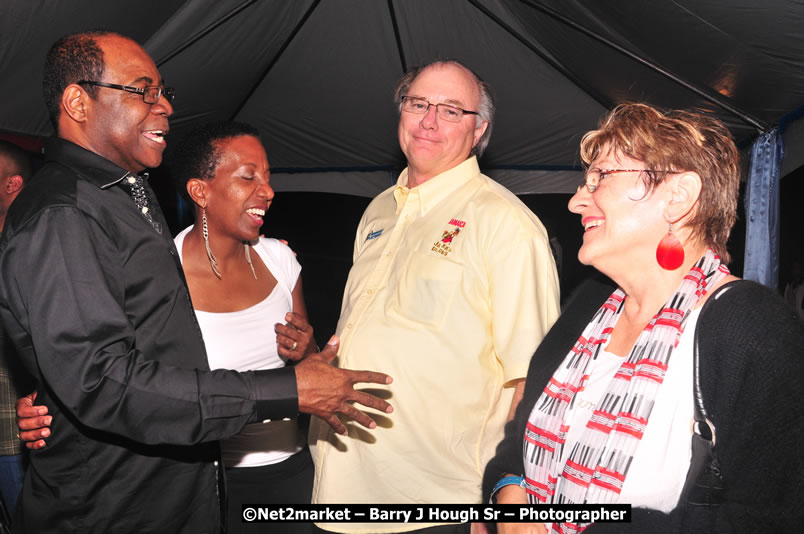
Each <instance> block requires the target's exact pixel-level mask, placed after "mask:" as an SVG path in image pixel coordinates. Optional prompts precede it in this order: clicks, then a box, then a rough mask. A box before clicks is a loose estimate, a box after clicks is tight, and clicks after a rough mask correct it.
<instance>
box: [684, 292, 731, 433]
mask: <svg viewBox="0 0 804 534" xmlns="http://www.w3.org/2000/svg"><path fill="white" fill-rule="evenodd" d="M741 281H742V280H732V281H731V282H728V283H726V284H723V285H722V286H720V287H719V288H717V289H716V290H715V291H714V293H712V294H711V295H710V296H709V298H708V299H707V300H706V302H705V303H704V305H703V308H701V313H700V315H699V317H701V316H703V315H704V312H705V311H706V310H707V309H708V308H709V307H710V305H711V304H713V303H714V302H716V301H717V299H718V298H719V297H720V296H721V295H723V294H724V293H725V292H726V291H728V290H729V289H731V288H732V287H734V284H736V283H738V282H741ZM699 335H700V329H699V328H697V326H696V328H695V338H694V342H693V345H692V347H693V348H692V355H693V356H692V357H693V359H692V372H693V379H692V392H693V399H694V408H693V410H694V412H693V416H694V418H695V424H694V425H693V431H694V432H695V433H696V434H698V435H699V436H701V437H702V438H703V439H705V440H707V441H710V442H712V446H713V447H714V446H715V442H716V440H717V438H716V436H715V425H714V423H712V420H711V419H710V418H709V414H708V413H707V412H706V407H705V406H704V399H703V392H702V391H701V378H700V359H699V356H698V345H699V339H698V338H699Z"/></svg>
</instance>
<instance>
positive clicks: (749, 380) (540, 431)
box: [483, 104, 804, 534]
mask: <svg viewBox="0 0 804 534" xmlns="http://www.w3.org/2000/svg"><path fill="white" fill-rule="evenodd" d="M581 158H582V159H583V161H584V163H585V165H586V172H585V176H584V178H585V179H584V183H583V184H581V185H580V186H579V187H578V191H577V193H576V194H575V195H574V196H573V197H572V199H571V200H570V203H569V209H570V211H572V212H573V213H576V214H578V215H579V216H580V219H581V220H580V222H581V225H582V226H583V231H584V235H583V245H582V246H581V249H580V251H579V252H578V258H579V259H580V261H581V262H582V263H584V264H587V265H593V266H594V267H595V268H596V269H598V270H599V271H600V272H602V273H603V274H605V275H606V276H608V277H609V278H610V279H611V280H613V281H614V282H615V283H616V284H617V286H618V287H617V288H616V289H615V288H613V287H608V286H603V285H602V284H585V285H583V286H582V287H581V288H579V290H578V291H577V292H576V295H575V296H574V297H572V298H571V299H570V300H569V302H568V303H567V305H566V306H565V308H564V311H563V314H562V316H561V317H560V318H559V320H558V321H557V322H556V324H555V326H554V327H553V329H552V330H551V331H550V332H549V333H548V335H547V336H546V337H545V339H544V341H543V342H542V344H541V345H540V347H539V349H538V350H537V351H536V354H534V356H533V360H532V362H531V366H530V370H529V372H528V378H527V385H526V387H525V396H524V398H523V399H522V402H521V403H520V405H519V408H518V410H517V413H516V417H515V419H514V422H513V424H509V425H508V426H507V427H506V435H505V438H504V440H503V441H502V443H501V444H500V446H499V447H498V449H497V455H496V456H495V458H494V459H492V461H491V462H490V463H489V465H488V466H487V468H486V472H485V477H484V483H483V486H484V487H483V489H484V495H485V497H486V498H490V499H492V500H494V501H496V502H498V503H510V504H513V503H520V504H524V503H530V504H562V505H563V504H616V503H621V504H631V505H632V506H633V510H632V514H631V523H628V524H623V523H581V524H572V523H560V522H556V523H549V524H533V523H531V524H526V523H501V524H498V530H499V532H500V533H503V534H510V533H513V532H529V533H540V532H553V533H569V532H572V533H575V532H579V531H589V532H625V531H628V532H651V533H662V532H685V533H689V532H767V531H776V532H788V531H794V530H797V529H798V528H800V526H801V521H802V516H803V515H804V507H802V504H801V499H800V496H801V495H802V494H804V475H802V473H804V463H802V461H801V450H802V449H804V409H803V408H802V404H801V403H798V402H790V398H791V396H793V395H794V392H795V391H797V390H798V389H800V387H801V384H800V382H801V378H802V377H804V355H803V354H802V352H804V326H802V325H801V323H799V322H797V321H796V320H795V318H794V317H793V315H792V314H791V313H790V311H789V309H788V308H787V307H786V306H785V304H784V302H783V301H782V300H781V299H779V298H778V297H777V296H776V295H775V294H774V293H773V292H771V291H770V290H768V289H767V288H765V287H762V286H760V285H758V284H755V283H752V282H745V281H738V279H737V278H736V277H734V276H732V275H731V274H730V273H729V270H728V268H727V266H726V264H727V263H728V260H729V253H728V250H727V249H726V243H727V241H728V237H729V232H730V231H731V227H732V225H733V224H734V221H735V218H736V212H737V197H738V191H739V185H740V165H739V156H738V152H737V149H736V147H735V146H734V143H733V141H732V139H731V135H730V134H729V132H728V130H727V129H726V127H725V126H724V125H723V124H722V123H721V122H720V121H718V120H717V119H715V118H712V117H711V116H707V115H702V114H698V113H689V112H683V111H662V110H659V109H656V108H654V107H651V106H647V105H644V104H624V105H620V106H618V107H617V108H615V109H614V110H613V111H611V112H610V113H609V114H608V115H607V116H606V117H605V118H604V119H603V120H602V121H601V125H600V128H599V129H597V130H594V131H591V132H589V133H587V134H586V135H585V136H584V138H583V140H582V141H581Z"/></svg>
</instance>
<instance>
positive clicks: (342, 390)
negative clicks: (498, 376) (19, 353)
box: [17, 336, 394, 449]
mask: <svg viewBox="0 0 804 534" xmlns="http://www.w3.org/2000/svg"><path fill="white" fill-rule="evenodd" d="M338 343H339V340H338V338H337V337H336V336H332V338H331V339H330V340H329V343H327V345H326V346H325V347H324V350H322V351H321V352H316V353H313V354H311V355H310V356H308V357H307V358H306V359H304V360H303V361H302V362H301V363H299V364H297V365H296V367H295V368H294V369H295V370H296V388H297V391H298V396H299V411H300V412H305V413H309V414H313V415H316V416H318V417H320V418H321V419H323V420H324V421H326V422H327V423H329V425H330V426H331V427H332V428H334V429H335V431H336V432H338V433H339V434H346V426H345V425H344V424H343V423H342V422H341V420H340V419H339V418H338V414H340V415H343V416H345V417H347V418H349V419H354V420H355V421H357V422H358V423H360V424H361V425H363V426H365V427H367V428H374V427H376V426H377V424H376V423H375V422H374V420H373V419H372V418H371V417H369V416H368V415H366V414H365V413H363V412H361V411H360V410H358V409H357V408H355V407H354V406H353V405H352V403H353V402H356V403H358V404H362V405H363V406H368V407H370V408H374V409H376V410H379V411H381V412H385V413H391V412H392V411H394V409H393V408H392V407H391V405H390V404H388V403H387V402H385V401H384V400H382V399H380V398H379V397H375V396H374V395H371V394H369V393H364V392H362V391H356V390H355V388H354V386H355V384H358V383H361V382H365V383H373V384H390V383H391V381H392V379H391V377H390V376H388V375H386V374H384V373H375V372H374V371H350V370H349V369H339V368H337V367H333V366H332V360H334V359H335V357H336V356H337V355H338ZM35 400H36V391H34V392H33V393H31V394H29V395H26V396H24V397H22V398H20V399H18V400H17V426H18V427H19V429H20V434H19V437H20V439H21V440H22V441H24V442H25V446H26V447H28V448H29V449H41V448H42V447H44V446H45V439H44V438H47V437H49V436H50V428H48V427H49V426H50V423H51V421H52V420H53V417H52V416H50V415H47V406H41V405H40V406H34V401H35Z"/></svg>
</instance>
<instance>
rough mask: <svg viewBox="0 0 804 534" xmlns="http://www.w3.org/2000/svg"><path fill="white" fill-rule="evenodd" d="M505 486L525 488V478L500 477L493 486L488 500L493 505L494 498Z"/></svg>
mask: <svg viewBox="0 0 804 534" xmlns="http://www.w3.org/2000/svg"><path fill="white" fill-rule="evenodd" d="M505 486H519V487H520V488H524V487H525V477H515V476H507V477H502V478H501V479H500V480H499V481H497V483H496V484H494V489H492V490H491V497H490V498H489V500H490V501H491V502H492V503H493V502H494V496H495V495H496V494H497V492H498V491H500V490H501V489H502V488H504V487H505Z"/></svg>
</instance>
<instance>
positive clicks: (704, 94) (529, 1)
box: [520, 0, 768, 133]
mask: <svg viewBox="0 0 804 534" xmlns="http://www.w3.org/2000/svg"><path fill="white" fill-rule="evenodd" d="M520 2H522V3H523V4H525V5H527V6H529V7H531V8H533V9H537V10H539V11H541V12H542V13H544V14H546V15H548V16H550V17H552V18H553V19H555V20H557V21H558V22H561V23H562V24H565V25H567V26H569V27H570V28H573V29H575V30H577V31H579V32H581V33H583V34H584V35H586V36H587V37H590V38H592V39H594V40H596V41H598V42H599V43H602V44H604V45H606V46H608V47H609V48H611V49H612V50H615V51H616V52H619V53H620V54H622V55H624V56H626V57H628V58H631V59H633V60H634V61H636V62H638V63H640V64H642V65H644V66H646V67H648V68H649V69H651V70H653V71H654V72H657V73H659V74H661V75H662V76H664V77H665V78H667V79H669V80H672V81H674V82H676V83H677V84H679V85H681V86H682V87H684V88H686V89H688V90H690V91H692V92H694V93H695V94H697V95H698V96H700V97H701V98H703V99H705V100H708V101H709V102H711V103H713V104H715V105H717V106H719V107H720V108H722V109H725V110H726V111H728V112H729V113H731V114H732V115H734V116H736V117H737V118H739V119H740V120H742V121H743V122H745V123H747V124H748V125H750V126H753V127H754V128H755V129H756V130H757V132H760V133H761V132H764V131H765V130H767V129H768V125H767V124H765V123H764V122H762V121H760V120H759V119H757V118H755V117H752V116H751V115H749V114H748V113H746V112H744V111H742V110H741V109H738V108H737V107H735V106H732V105H731V104H729V103H728V102H725V101H724V100H723V99H721V98H718V97H716V96H715V95H713V94H711V93H710V92H709V91H706V90H704V89H701V88H699V87H697V86H695V85H693V84H692V83H690V82H688V81H686V80H684V79H682V78H681V77H679V76H676V75H675V74H673V73H672V72H670V71H668V70H666V69H663V68H662V67H660V66H659V65H657V64H655V63H653V62H651V61H649V60H647V59H645V58H643V57H641V56H638V55H637V54H635V53H634V52H631V51H630V50H627V49H625V48H624V47H622V46H620V45H618V44H617V43H614V42H612V41H610V40H608V39H606V38H605V37H603V36H601V35H599V34H598V33H596V32H593V31H592V30H590V29H588V28H586V27H585V26H583V25H581V24H579V23H577V22H575V21H573V20H570V19H569V18H567V17H566V16H564V15H562V14H561V13H558V12H557V11H555V10H553V9H551V8H549V7H547V6H543V5H541V4H539V3H537V2H534V1H533V0H520Z"/></svg>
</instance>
